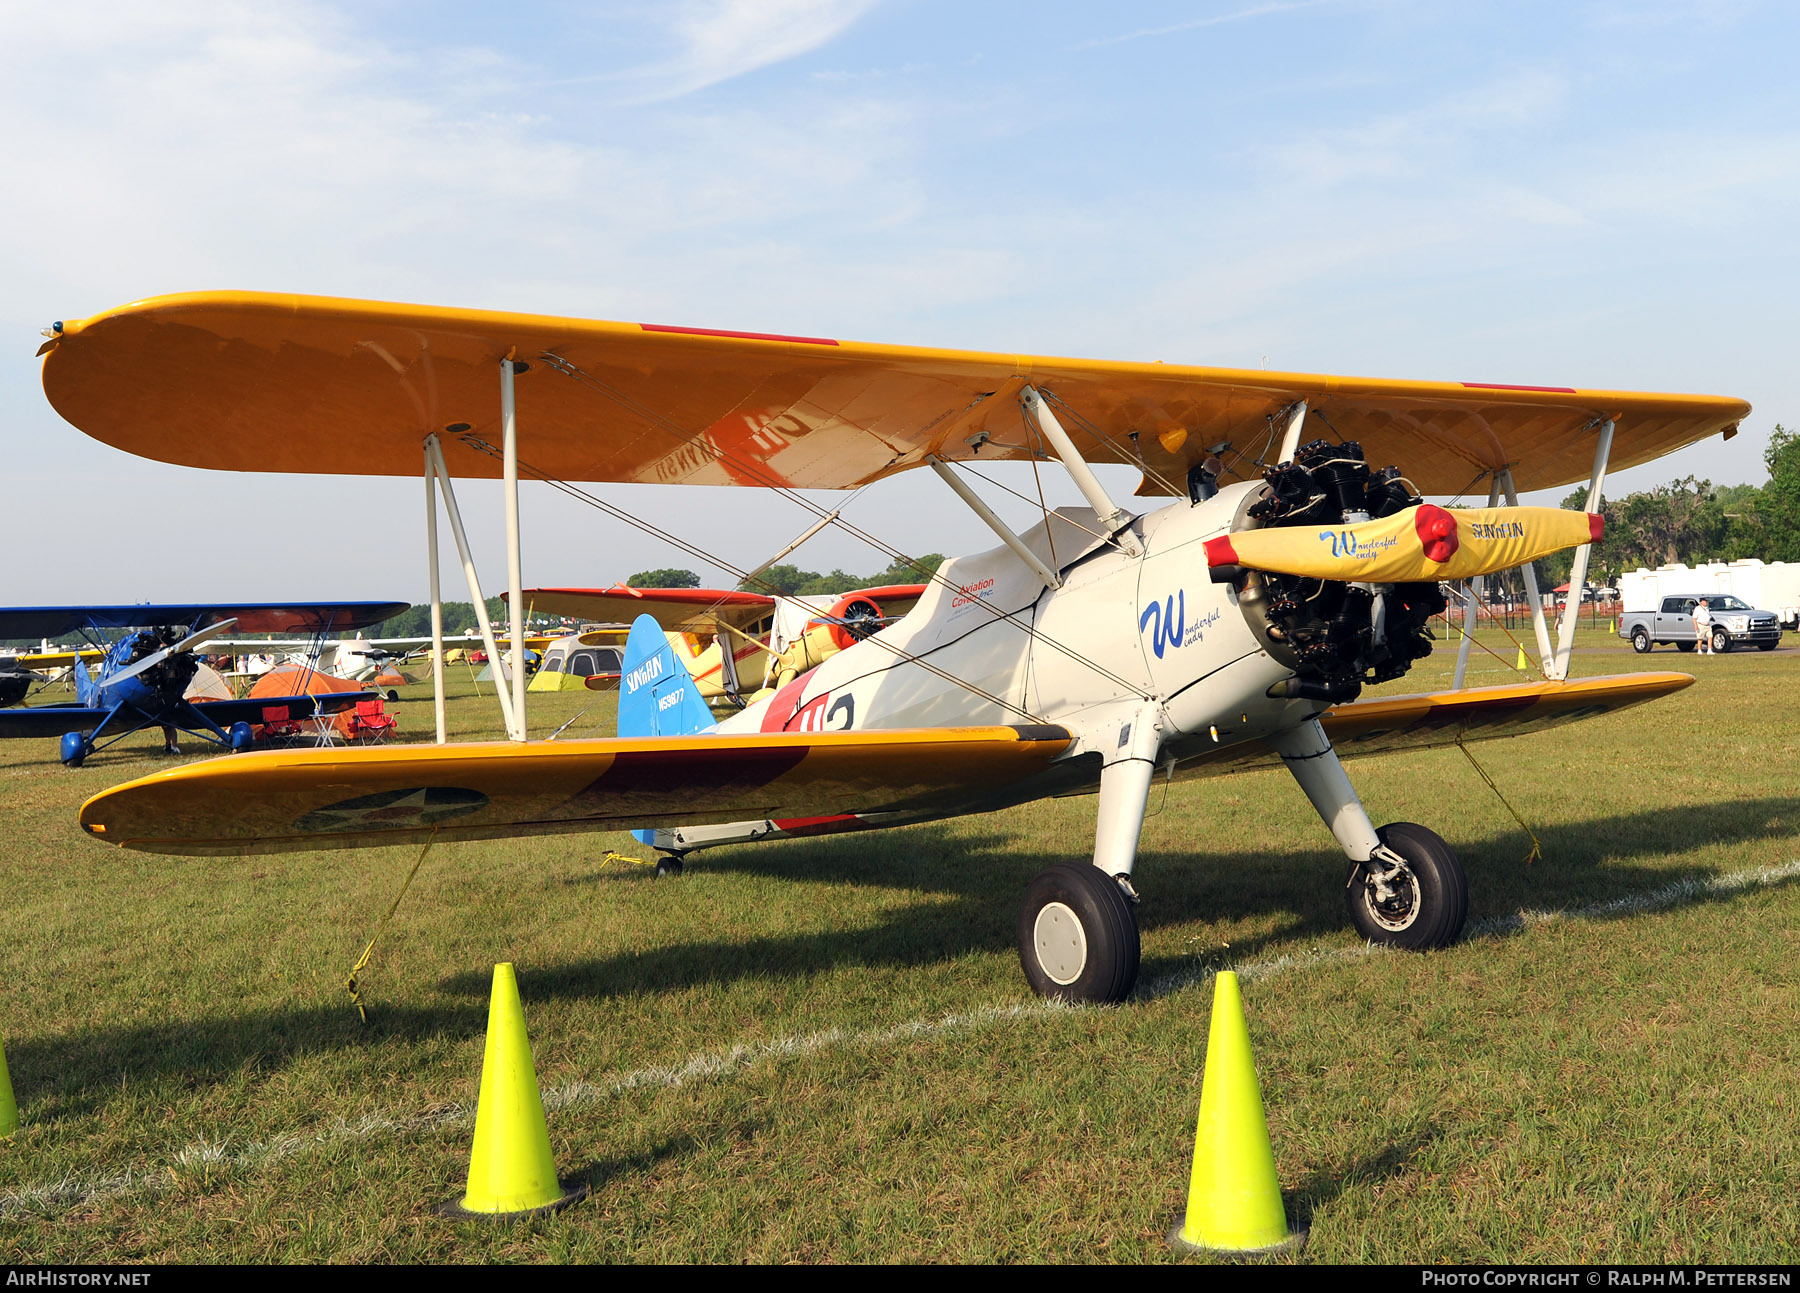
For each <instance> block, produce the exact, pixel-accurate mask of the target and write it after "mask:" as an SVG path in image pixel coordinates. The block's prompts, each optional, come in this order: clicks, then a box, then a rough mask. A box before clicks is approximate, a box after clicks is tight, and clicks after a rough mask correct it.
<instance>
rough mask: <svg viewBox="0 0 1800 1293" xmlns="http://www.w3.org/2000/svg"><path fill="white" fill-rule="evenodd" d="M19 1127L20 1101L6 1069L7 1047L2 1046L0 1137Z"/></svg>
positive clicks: (8, 1134) (0, 1065) (0, 1052)
mask: <svg viewBox="0 0 1800 1293" xmlns="http://www.w3.org/2000/svg"><path fill="white" fill-rule="evenodd" d="M18 1129H19V1102H18V1101H17V1100H14V1099H13V1089H12V1074H11V1073H9V1072H7V1071H6V1048H5V1047H4V1046H0V1139H3V1138H5V1137H7V1136H10V1135H12V1134H13V1133H14V1132H15V1131H17V1130H18Z"/></svg>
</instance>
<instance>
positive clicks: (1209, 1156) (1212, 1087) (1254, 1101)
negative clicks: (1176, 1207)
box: [1169, 970, 1306, 1255]
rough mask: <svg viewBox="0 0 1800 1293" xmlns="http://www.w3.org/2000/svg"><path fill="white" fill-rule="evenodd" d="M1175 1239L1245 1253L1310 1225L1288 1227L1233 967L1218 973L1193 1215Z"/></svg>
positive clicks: (1280, 1245)
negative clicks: (1300, 1227) (1293, 1228)
mask: <svg viewBox="0 0 1800 1293" xmlns="http://www.w3.org/2000/svg"><path fill="white" fill-rule="evenodd" d="M1169 1238H1170V1240H1171V1241H1172V1242H1173V1243H1174V1244H1175V1246H1176V1247H1177V1248H1183V1249H1188V1250H1198V1251H1204V1252H1212V1253H1238V1254H1244V1255H1251V1254H1257V1253H1272V1252H1276V1251H1278V1250H1281V1249H1284V1248H1288V1247H1294V1248H1298V1247H1299V1246H1300V1245H1302V1244H1304V1243H1305V1242H1306V1232H1305V1231H1304V1230H1300V1231H1296V1232H1290V1231H1289V1230H1288V1224H1287V1213H1286V1211H1285V1210H1284V1209H1283V1208H1282V1204H1281V1184H1280V1182H1279V1181H1277V1180H1276V1179H1275V1151H1274V1149H1273V1147H1271V1146H1270V1144H1269V1124H1268V1121H1267V1119H1266V1118H1265V1117H1264V1116H1263V1102H1262V1089H1261V1088H1260V1087H1259V1086H1258V1085H1257V1082H1256V1063H1255V1061H1254V1060H1252V1059H1251V1057H1250V1028H1249V1025H1247V1024H1246V1023H1245V1022H1244V998H1243V995H1242V993H1241V992H1240V991H1239V989H1238V978H1237V975H1236V974H1234V973H1233V972H1231V971H1230V970H1226V971H1223V972H1221V973H1220V975H1219V977H1218V983H1217V986H1216V987H1215V988H1214V989H1213V1013H1212V1029H1211V1031H1210V1032H1209V1033H1208V1034H1207V1039H1206V1072H1205V1074H1204V1075H1203V1076H1202V1078H1201V1080H1200V1123H1199V1126H1198V1127H1197V1129H1196V1130H1195V1133H1194V1171H1193V1176H1192V1179H1191V1180H1190V1182H1189V1184H1188V1205H1187V1216H1186V1218H1185V1219H1184V1220H1183V1222H1182V1224H1181V1225H1180V1226H1178V1227H1177V1228H1176V1230H1175V1232H1174V1234H1172V1235H1170V1236H1169Z"/></svg>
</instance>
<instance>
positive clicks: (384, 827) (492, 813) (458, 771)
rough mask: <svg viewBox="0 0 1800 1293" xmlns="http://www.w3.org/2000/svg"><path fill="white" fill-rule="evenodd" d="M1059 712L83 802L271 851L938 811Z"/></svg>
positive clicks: (259, 774) (154, 842) (1023, 749)
mask: <svg viewBox="0 0 1800 1293" xmlns="http://www.w3.org/2000/svg"><path fill="white" fill-rule="evenodd" d="M1070 744H1071V738H1070V736H1069V734H1068V732H1066V731H1064V730H1063V729H1062V728H1060V727H1042V726H1040V727H961V728H957V727H951V728H930V729H922V730H903V731H891V732H780V733H756V734H749V735H742V736H701V737H657V738H643V739H633V738H613V739H606V740H593V741H555V742H550V741H538V742H531V743H521V744H512V743H509V742H494V743H486V744H471V745H414V746H404V745H403V746H392V747H385V748H374V749H358V750H336V749H320V750H294V751H270V752H267V753H260V754H240V755H237V756H234V757H233V758H230V759H216V760H208V761H207V762H204V763H193V764H188V765H186V766H185V767H181V768H175V769H171V770H170V771H167V772H159V773H155V774H153V775H151V776H148V777H142V778H140V779H138V780H137V781H131V782H127V783H126V784H124V785H122V786H115V787H113V788H112V789H111V790H107V791H104V792H102V793H101V794H98V795H96V796H94V797H93V798H92V799H90V800H88V801H87V803H85V804H83V805H82V807H81V824H82V826H83V827H85V828H86V829H87V831H88V833H89V834H91V835H93V836H94V837H95V838H97V839H101V840H104V841H106V842H107V843H109V844H117V845H120V846H121V847H124V848H134V849H144V850H147V851H150V852H155V853H188V854H238V853H281V852H290V851H296V850H306V849H321V848H354V847H365V846H378V845H385V844H403V843H414V842H422V841H425V840H431V839H438V840H462V839H490V838H499V837H505V836H516V835H545V834H556V833H561V832H565V831H579V830H618V829H621V828H624V827H643V826H662V825H670V826H675V825H689V824H696V823H707V822H731V821H743V820H749V819H757V818H776V817H779V818H810V817H826V816H834V815H837V814H841V813H868V812H907V813H917V812H933V813H941V814H942V815H950V814H953V813H955V812H958V811H972V810H973V809H974V808H976V807H979V806H983V805H985V804H987V803H990V802H993V801H995V800H996V799H1003V798H1006V797H1007V796H1008V795H1009V793H1012V792H1015V791H1016V790H1017V788H1018V787H1019V786H1020V785H1021V783H1025V782H1028V781H1030V780H1031V779H1032V778H1034V777H1036V776H1038V775H1039V774H1041V773H1043V772H1044V771H1045V770H1046V769H1048V768H1049V766H1050V764H1051V763H1052V762H1053V761H1055V760H1056V758H1057V757H1058V756H1060V755H1061V754H1063V753H1064V752H1065V751H1066V750H1067V749H1068V748H1069V745H1070Z"/></svg>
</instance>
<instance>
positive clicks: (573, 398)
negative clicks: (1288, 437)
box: [44, 292, 1750, 494]
mask: <svg viewBox="0 0 1800 1293" xmlns="http://www.w3.org/2000/svg"><path fill="white" fill-rule="evenodd" d="M58 327H59V328H60V329H61V331H60V332H59V334H58V335H57V337H56V338H55V339H53V340H52V341H51V342H50V343H49V344H48V345H47V346H46V347H45V350H47V351H48V352H49V353H48V357H47V358H46V359H45V361H44V390H45V392H46V394H48V396H49V398H50V402H51V403H52V404H53V405H55V407H56V409H57V411H58V412H59V413H61V414H62V415H63V416H64V417H65V418H67V419H68V420H69V421H70V422H72V423H74V424H75V425H76V426H78V427H80V428H81V429H82V430H83V431H86V432H87V433H88V434H89V435H92V436H95V437H97V438H98V439H101V440H104V441H106V442H107V443H109V444H113V445H116V446H118V447H119V448H121V449H125V450H127V451H129V452H131V453H136V454H140V455H142V456H144V457H148V458H158V459H161V460H163V461H166V462H175V463H182V464H186V465H189V466H195V467H214V468H222V469H225V470H231V471H284V472H327V473H331V472H343V473H350V474H368V475H396V476H410V475H416V474H417V473H418V472H419V471H420V470H421V462H420V458H419V441H420V437H421V436H423V435H425V434H427V433H430V432H438V433H444V432H446V431H448V432H449V434H448V435H447V436H446V437H445V439H444V452H445V457H446V459H447V460H448V464H449V466H450V468H451V470H452V471H453V472H454V473H455V474H457V475H459V476H493V477H497V476H499V475H500V474H501V465H500V462H499V458H498V455H497V454H496V453H494V452H491V450H492V446H493V445H494V444H497V443H498V442H499V440H500V438H501V437H500V431H499V413H500V391H499V365H500V361H501V360H502V359H505V358H508V357H509V356H510V357H512V358H514V359H517V360H520V361H523V362H525V363H526V364H528V365H529V368H528V371H526V372H525V373H524V374H523V375H521V376H520V377H519V379H518V384H517V389H518V395H517V398H518V418H519V428H520V430H519V445H520V449H519V456H520V460H521V463H522V464H523V465H524V467H525V468H526V469H527V470H528V471H534V472H537V473H539V474H542V475H544V476H547V477H550V478H552V479H560V480H583V481H643V482H649V483H658V484H715V485H733V484H735V485H759V486H771V485H786V486H794V487H800V488H821V489H843V488H849V487H852V486H856V485H861V484H864V483H866V482H868V481H871V480H876V479H879V478H881V477H883V476H887V475H891V474H893V473H895V472H898V471H904V470H907V469H908V468H911V467H917V466H919V465H921V464H922V463H923V462H924V461H925V458H926V456H927V455H929V454H936V455H938V456H940V457H942V458H946V459H970V458H974V457H976V456H977V455H978V454H979V456H980V458H981V459H982V460H983V461H992V460H994V459H1006V458H1016V459H1023V458H1030V457H1033V456H1035V454H1036V453H1037V448H1036V441H1035V439H1034V437H1033V435H1032V433H1031V432H1030V431H1029V430H1028V429H1027V427H1026V426H1025V424H1024V420H1023V418H1022V415H1021V412H1020V409H1019V406H1018V403H1017V396H1018V393H1019V390H1020V389H1021V387H1023V386H1024V385H1025V384H1026V383H1027V382H1029V383H1032V384H1034V385H1036V386H1037V387H1038V388H1039V389H1041V390H1043V391H1046V392H1048V393H1049V394H1050V395H1051V396H1054V397H1056V398H1057V399H1059V400H1060V401H1061V402H1063V403H1064V404H1066V405H1067V406H1068V407H1069V408H1070V409H1071V410H1073V412H1074V414H1075V415H1076V417H1075V418H1074V419H1073V420H1074V421H1075V422H1076V425H1075V426H1074V427H1073V428H1072V430H1074V431H1075V432H1077V433H1080V432H1088V433H1090V434H1089V436H1088V437H1087V438H1085V439H1084V440H1083V441H1082V451H1083V452H1084V453H1087V454H1089V455H1090V456H1091V457H1092V458H1093V459H1094V460H1095V461H1098V462H1117V463H1135V464H1141V465H1142V466H1143V467H1144V468H1145V469H1146V477H1145V484H1144V486H1143V487H1142V492H1146V493H1170V492H1175V493H1179V492H1180V491H1181V489H1182V487H1183V480H1184V477H1185V473H1186V472H1187V469H1188V468H1189V467H1190V466H1192V465H1193V464H1194V463H1196V462H1197V461H1199V460H1200V459H1202V458H1204V457H1205V456H1206V455H1207V454H1208V452H1209V451H1210V450H1211V449H1212V448H1213V447H1214V446H1217V445H1219V444H1221V443H1228V444H1230V445H1232V446H1234V447H1235V448H1236V449H1237V450H1239V451H1240V453H1238V454H1232V453H1226V454H1225V459H1226V472H1227V477H1228V478H1229V477H1234V476H1235V477H1241V476H1242V475H1243V474H1245V473H1252V472H1254V471H1255V470H1256V468H1255V466H1254V464H1253V463H1252V462H1251V460H1252V459H1254V458H1256V457H1258V456H1260V453H1261V450H1262V448H1263V447H1264V446H1265V444H1266V443H1267V442H1269V440H1270V437H1271V435H1272V429H1271V426H1270V423H1269V418H1270V417H1271V416H1272V415H1273V414H1275V413H1276V412H1277V411H1279V410H1280V409H1282V408H1284V407H1286V406H1287V405H1289V404H1291V403H1293V402H1294V401H1296V400H1301V399H1304V400H1307V401H1309V403H1310V408H1311V409H1312V410H1313V411H1314V412H1316V413H1318V414H1322V415H1323V417H1322V418H1321V419H1318V420H1317V422H1316V425H1317V426H1318V428H1319V429H1318V431H1317V432H1316V434H1320V435H1325V434H1330V435H1333V436H1334V437H1335V438H1338V439H1351V440H1357V441H1360V442H1361V443H1362V445H1363V448H1364V450H1365V451H1366V453H1367V455H1368V457H1369V460H1370V461H1371V462H1376V463H1397V464H1399V465H1400V466H1402V467H1403V469H1404V470H1405V472H1406V474H1407V476H1408V478H1409V479H1411V480H1412V481H1413V483H1414V484H1415V485H1416V486H1417V487H1418V488H1419V489H1420V490H1421V491H1423V492H1424V493H1427V494H1454V493H1459V492H1460V491H1462V490H1463V489H1465V488H1467V486H1468V485H1469V483H1470V482H1471V481H1472V480H1473V479H1475V478H1476V477H1477V476H1478V475H1479V474H1481V473H1487V472H1493V471H1496V470H1498V469H1500V468H1502V467H1506V466H1511V467H1512V469H1513V474H1514V478H1515V480H1516V483H1517V485H1518V488H1519V489H1520V490H1521V491H1525V490H1534V489H1542V488H1547V487H1550V486H1555V485H1563V484H1567V483H1569V482H1571V481H1576V480H1585V479H1586V478H1587V476H1588V473H1589V470H1590V468H1591V466H1592V463H1593V454H1594V448H1593V438H1592V436H1591V435H1589V434H1585V432H1586V429H1587V428H1588V427H1589V426H1590V425H1591V424H1592V423H1593V421H1594V420H1595V419H1596V418H1602V417H1612V418H1614V419H1616V420H1617V424H1618V425H1617V429H1616V432H1615V436H1614V440H1613V448H1612V459H1611V462H1612V467H1613V469H1614V470H1615V471H1616V470H1621V469H1623V468H1626V467H1632V466H1636V465H1637V464H1639V463H1643V462H1648V461H1650V460H1651V459H1654V458H1657V457H1660V456H1661V455H1663V454H1665V453H1668V452H1670V451H1671V450H1674V449H1678V448H1680V447H1681V446H1683V445H1686V444H1691V443H1693V442H1694V441H1696V440H1700V439H1703V438H1704V437H1706V436H1709V435H1712V434H1714V433H1715V432H1719V431H1730V430H1734V429H1735V428H1736V426H1737V424H1738V422H1740V421H1741V420H1742V419H1743V418H1744V417H1745V416H1746V415H1747V414H1748V413H1749V411H1750V406H1749V405H1748V404H1746V403H1744V402H1743V401H1742V400H1737V399H1729V398H1722V397H1712V396H1696V395H1645V394H1629V393H1625V392H1618V391H1598V390H1576V389H1573V388H1569V387H1548V386H1544V387H1518V386H1503V385H1498V384H1494V383H1485V382H1411V381H1384V380H1374V379H1366V378H1355V377H1332V376H1326V375H1322V374H1309V373H1271V372H1261V371H1256V370H1248V369H1230V368H1197V367H1190V366H1186V365H1180V364H1161V363H1148V364H1146V363H1112V362H1106V361H1099V360H1081V359H1056V358H1045V357H1039V356H1031V355H1012V354H991V353H981V352H975V351H957V350H929V349H922V348H914V347H907V346H882V345H867V344H862V343H857V342H840V341H834V340H830V339H827V338H821V337H791V336H773V335H766V334H755V333H742V332H721V331H717V330H710V329H704V328H673V327H666V326H660V325H654V324H638V323H605V322H594V321H590V320H584V319H564V318H553V317H546V316H536V315H521V314H502V313H490V312H483V311H474V310H450V309H439V308H432V307H428V306H416V305H393V304H385V303H380V302H370V301H350V300H339V299H335V298H329V297H304V296H277V295H268V294H261V293H250V292H201V293H190V294H186V295H180V296H164V297H155V298H151V299H149V300H145V301H136V302H133V303H131V304H129V305H125V306H121V307H120V308H118V309H116V310H110V311H108V312H106V313H104V314H99V315H96V316H94V317H92V318H89V319H83V320H76V321H71V322H67V323H63V324H59V325H58ZM459 436H467V437H469V438H470V439H472V440H476V441H479V442H482V443H479V444H471V443H467V442H466V441H465V440H463V439H459Z"/></svg>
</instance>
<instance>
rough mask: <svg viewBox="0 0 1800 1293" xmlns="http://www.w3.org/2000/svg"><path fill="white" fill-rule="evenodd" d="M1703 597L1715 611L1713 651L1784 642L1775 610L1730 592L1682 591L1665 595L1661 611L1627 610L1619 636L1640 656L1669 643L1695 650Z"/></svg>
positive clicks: (1771, 646)
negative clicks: (1697, 607) (1697, 606)
mask: <svg viewBox="0 0 1800 1293" xmlns="http://www.w3.org/2000/svg"><path fill="white" fill-rule="evenodd" d="M1701 598H1705V599H1706V606H1707V609H1708V610H1709V611H1711V612H1712V649H1713V650H1715V651H1719V652H1724V651H1729V650H1731V649H1732V648H1733V647H1735V646H1752V645H1754V646H1755V647H1756V648H1757V649H1758V650H1759V651H1773V650H1774V649H1775V647H1776V645H1777V644H1779V643H1780V641H1781V621H1780V620H1778V619H1776V618H1775V612H1773V611H1761V610H1757V609H1756V608H1755V607H1754V606H1747V605H1745V604H1744V601H1743V599H1742V598H1738V597H1733V596H1732V595H1731V594H1730V593H1679V594H1676V595H1674V596H1671V597H1665V598H1663V599H1662V605H1661V606H1660V607H1659V608H1658V609H1657V610H1654V611H1626V612H1625V613H1624V614H1623V615H1621V616H1619V636H1620V637H1622V638H1627V639H1629V640H1630V642H1631V649H1632V650H1633V651H1636V652H1637V653H1638V654H1640V655H1642V654H1643V653H1644V652H1646V651H1649V650H1650V649H1651V648H1652V647H1656V646H1660V645H1662V644H1663V643H1665V642H1673V643H1674V644H1675V649H1676V650H1678V651H1692V650H1693V649H1694V647H1695V645H1696V644H1697V642H1698V639H1697V638H1696V637H1695V636H1694V603H1696V602H1698V601H1699V600H1700V599H1701Z"/></svg>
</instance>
